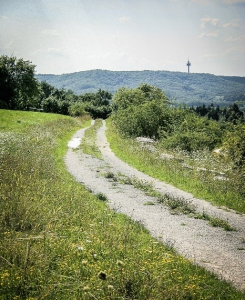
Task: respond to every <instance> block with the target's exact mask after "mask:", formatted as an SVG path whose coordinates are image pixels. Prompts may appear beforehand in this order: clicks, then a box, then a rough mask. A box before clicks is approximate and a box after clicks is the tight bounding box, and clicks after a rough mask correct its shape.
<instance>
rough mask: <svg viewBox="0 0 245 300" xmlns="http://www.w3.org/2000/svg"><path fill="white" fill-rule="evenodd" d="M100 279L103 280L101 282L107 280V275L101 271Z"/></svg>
mask: <svg viewBox="0 0 245 300" xmlns="http://www.w3.org/2000/svg"><path fill="white" fill-rule="evenodd" d="M98 277H99V279H101V280H106V273H105V272H102V271H100V272H99V274H98Z"/></svg>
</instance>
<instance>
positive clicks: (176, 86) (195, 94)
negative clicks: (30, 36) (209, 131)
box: [36, 70, 245, 106]
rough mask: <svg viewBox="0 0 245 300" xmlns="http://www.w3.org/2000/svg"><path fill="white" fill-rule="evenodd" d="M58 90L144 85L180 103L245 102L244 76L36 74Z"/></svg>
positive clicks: (80, 91) (96, 72)
mask: <svg viewBox="0 0 245 300" xmlns="http://www.w3.org/2000/svg"><path fill="white" fill-rule="evenodd" d="M36 77H37V79H38V80H39V81H46V82H48V83H49V84H51V85H53V86H55V87H56V88H59V89H61V88H64V89H66V90H68V89H71V90H72V91H74V92H75V93H76V94H84V93H87V92H96V91H98V89H102V90H107V91H109V92H111V93H114V92H115V91H116V90H118V89H119V88H121V87H127V88H136V87H137V86H139V85H140V84H141V83H148V84H150V85H154V86H157V87H159V88H161V89H162V90H163V91H164V92H165V94H166V95H167V96H168V97H169V98H170V99H172V100H174V101H176V102H177V103H183V104H186V105H200V104H211V103H214V104H215V105H220V106H223V105H229V104H231V103H233V102H234V101H241V100H243V101H244V102H245V96H244V93H245V77H230V76H215V75H212V74H197V73H196V74H188V73H181V72H169V71H148V70H147V71H107V70H90V71H81V72H76V73H70V74H62V75H50V74H38V75H36Z"/></svg>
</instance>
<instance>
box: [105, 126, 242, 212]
mask: <svg viewBox="0 0 245 300" xmlns="http://www.w3.org/2000/svg"><path fill="white" fill-rule="evenodd" d="M107 125H108V130H107V139H108V141H109V142H110V146H111V148H112V150H113V151H114V153H115V154H116V155H117V156H118V157H120V158H121V159H123V160H124V161H126V162H128V163H129V164H130V165H132V166H134V167H136V168H137V169H138V170H140V171H143V172H145V173H146V174H148V175H150V176H152V177H154V178H158V179H160V180H163V181H165V182H167V183H170V184H172V185H174V186H176V187H178V188H180V189H183V190H185V191H188V192H191V193H193V195H194V196H196V197H198V198H203V199H205V200H209V201H211V202H212V203H214V204H215V205H218V206H226V207H227V208H230V209H234V210H236V211H238V212H242V213H244V212H245V199H244V192H245V190H244V186H243V187H242V182H240V181H239V180H238V178H240V177H241V176H240V177H239V176H238V174H236V173H235V171H231V170H230V169H229V165H228V163H227V162H225V161H222V159H221V160H218V159H217V158H215V157H214V156H211V154H210V152H209V156H208V154H207V152H206V151H203V152H199V153H198V152H196V153H195V155H192V156H189V155H187V153H180V152H175V153H173V152H172V153H171V154H173V157H174V158H172V159H164V158H162V157H161V155H160V154H161V149H159V148H157V145H156V151H149V148H148V147H141V146H140V145H139V143H138V142H137V141H136V140H134V139H127V138H121V137H120V136H119V135H118V134H117V132H116V130H115V128H114V127H113V124H112V123H111V122H110V121H107ZM150 150H151V149H150ZM210 169H214V170H210ZM215 170H216V171H217V174H218V175H219V172H224V173H225V176H224V177H223V178H220V179H217V177H216V174H215V173H216V172H214V171H215Z"/></svg>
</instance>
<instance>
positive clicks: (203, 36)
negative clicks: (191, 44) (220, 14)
mask: <svg viewBox="0 0 245 300" xmlns="http://www.w3.org/2000/svg"><path fill="white" fill-rule="evenodd" d="M218 33H219V31H218V30H216V31H214V32H209V33H206V32H203V33H202V34H200V35H199V36H198V38H199V39H201V38H209V37H212V38H216V37H218Z"/></svg>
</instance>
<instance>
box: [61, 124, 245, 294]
mask: <svg viewBox="0 0 245 300" xmlns="http://www.w3.org/2000/svg"><path fill="white" fill-rule="evenodd" d="M85 130H86V128H85V129H81V130H79V131H78V132H77V133H76V134H75V135H74V136H73V138H72V140H71V141H70V143H69V145H70V146H69V149H68V151H67V154H66V157H65V162H66V166H67V169H68V171H69V172H70V173H71V174H72V175H73V176H74V177H75V178H76V180H77V181H79V182H80V183H82V184H83V185H85V186H86V187H87V188H88V189H90V190H91V191H93V193H95V194H97V193H103V194H104V195H106V197H107V199H108V205H109V206H110V208H111V209H113V210H115V211H117V212H120V213H123V214H126V215H128V216H129V217H131V218H132V219H134V220H135V221H139V222H141V223H142V224H143V225H144V226H145V227H146V228H147V229H148V230H149V232H150V233H151V234H152V236H154V237H156V238H157V239H159V240H160V241H162V242H163V243H167V244H170V245H171V246H173V247H174V248H175V249H176V250H177V251H178V252H179V253H180V254H181V255H183V256H185V257H187V258H188V259H190V260H191V261H193V263H196V264H198V265H200V266H202V267H205V268H206V269H208V270H210V271H212V272H214V273H215V274H217V275H218V276H219V277H220V278H222V279H225V280H227V281H230V282H232V283H233V285H234V286H235V287H237V288H238V289H241V290H245V250H244V249H245V244H244V238H245V215H241V214H237V213H235V212H233V211H226V210H222V209H219V208H217V207H214V206H213V205H211V204H210V203H208V202H206V201H204V200H201V199H196V198H194V197H193V196H192V195H191V194H190V193H187V192H184V191H181V190H180V189H177V188H175V187H173V186H171V185H169V184H166V183H164V182H162V181H159V180H157V179H154V178H152V177H150V176H148V175H146V174H144V173H142V172H140V171H138V170H136V169H135V168H132V167H131V166H129V165H128V164H126V163H125V162H123V161H121V160H120V159H118V158H117V157H116V156H115V155H114V153H113V152H112V151H111V149H110V146H109V143H108V142H107V139H106V135H105V130H106V124H105V121H103V126H102V127H101V128H100V129H99V130H98V132H97V145H98V147H99V149H100V151H101V153H102V156H103V159H102V160H101V159H97V158H95V157H92V156H90V155H87V154H84V153H83V152H82V150H76V151H74V150H73V148H75V147H73V146H72V145H73V144H72V141H77V140H81V139H82V138H83V136H84V132H85ZM75 144H76V143H75ZM76 145H77V144H76ZM106 172H112V173H114V174H118V173H120V174H123V175H125V176H127V177H133V176H134V177H135V178H137V179H139V180H143V181H144V182H149V183H151V184H152V185H153V187H154V189H155V190H157V191H158V192H159V193H162V194H165V193H168V194H171V195H172V196H173V197H181V198H183V199H185V200H186V201H188V202H191V203H192V204H193V205H195V207H196V210H197V211H199V212H200V213H202V212H203V211H205V212H207V213H208V214H209V215H210V216H215V217H219V218H222V219H224V220H227V221H228V222H229V224H230V225H231V226H232V227H234V228H236V231H224V230H223V229H222V228H218V227H211V226H210V225H209V224H208V222H207V221H205V220H200V219H194V218H191V217H188V216H187V215H173V214H171V212H170V210H169V209H168V208H167V207H165V206H163V205H161V204H159V203H158V202H157V199H156V198H154V197H150V196H146V195H145V194H144V193H143V192H142V191H140V190H138V189H136V188H134V187H133V186H132V185H127V184H122V183H119V182H115V181H113V180H111V179H109V178H105V176H104V175H103V174H105V173H106ZM147 202H148V203H149V202H153V203H154V204H155V205H145V203H147Z"/></svg>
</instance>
